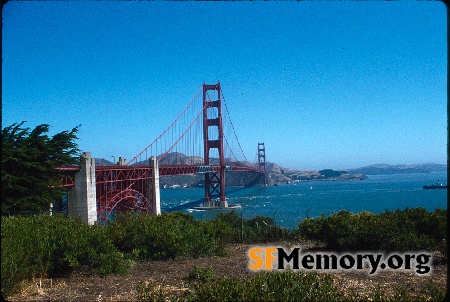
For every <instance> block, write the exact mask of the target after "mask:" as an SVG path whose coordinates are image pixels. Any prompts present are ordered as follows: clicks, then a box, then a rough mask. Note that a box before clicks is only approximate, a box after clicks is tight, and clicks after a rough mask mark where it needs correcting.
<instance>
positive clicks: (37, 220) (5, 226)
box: [1, 215, 130, 296]
mask: <svg viewBox="0 0 450 302" xmlns="http://www.w3.org/2000/svg"><path fill="white" fill-rule="evenodd" d="M1 222H2V224H1V236H2V239H1V240H2V245H1V252H2V257H1V273H2V280H1V285H2V295H4V296H6V295H8V294H10V293H12V292H13V291H14V290H15V289H17V284H18V283H19V282H20V281H21V280H23V279H28V278H41V277H42V278H43V277H52V276H56V275H61V274H66V273H69V272H71V271H72V270H73V269H75V268H78V267H80V266H85V267H87V268H88V269H89V270H90V271H92V272H94V273H98V274H110V273H124V272H125V271H126V270H127V269H128V267H129V265H130V261H127V260H126V259H125V257H124V255H123V254H122V253H120V252H119V251H118V250H117V248H116V247H115V246H114V245H113V244H112V241H111V239H109V237H108V235H107V233H106V229H105V228H102V227H100V226H98V225H94V226H88V225H86V224H85V223H83V222H82V221H81V220H79V219H68V218H64V217H62V216H60V215H56V216H46V215H38V216H31V217H26V218H25V217H2V221H1Z"/></svg>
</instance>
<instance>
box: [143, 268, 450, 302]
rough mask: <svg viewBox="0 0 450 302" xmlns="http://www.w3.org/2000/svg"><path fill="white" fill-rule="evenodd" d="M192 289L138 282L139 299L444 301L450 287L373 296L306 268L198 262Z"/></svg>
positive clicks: (191, 276) (192, 275) (191, 275)
mask: <svg viewBox="0 0 450 302" xmlns="http://www.w3.org/2000/svg"><path fill="white" fill-rule="evenodd" d="M185 279H186V280H188V281H189V287H190V288H189V291H187V292H186V293H185V294H184V295H182V296H177V295H174V293H173V292H171V291H169V290H167V289H164V288H162V287H161V286H160V285H158V284H155V283H145V284H144V283H140V284H139V285H138V286H137V289H136V291H137V296H136V300H137V301H161V302H163V301H411V302H412V301H443V300H444V299H445V294H446V290H445V289H444V288H440V287H439V286H438V285H437V284H436V283H433V282H429V283H427V284H426V286H425V287H424V288H423V289H420V290H417V291H414V289H412V288H403V287H400V286H397V287H396V288H394V292H395V295H394V296H393V297H388V296H387V295H386V294H385V293H384V292H382V291H381V290H380V289H379V288H376V289H374V290H373V291H372V292H371V293H370V294H369V296H363V295H361V294H360V293H358V292H350V293H349V292H345V291H344V290H343V289H341V288H339V287H338V286H336V285H335V284H334V283H333V278H332V277H331V276H330V275H324V274H318V273H305V272H302V271H300V272H292V271H286V272H262V273H258V274H255V275H254V276H253V277H251V278H245V279H244V278H239V277H231V278H229V277H221V278H214V272H213V271H212V269H211V268H207V267H202V266H195V267H194V268H193V269H192V271H191V272H190V273H189V274H188V275H187V276H186V277H185Z"/></svg>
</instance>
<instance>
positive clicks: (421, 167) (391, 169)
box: [348, 163, 447, 175]
mask: <svg viewBox="0 0 450 302" xmlns="http://www.w3.org/2000/svg"><path fill="white" fill-rule="evenodd" d="M446 171H447V165H442V164H434V163H428V164H415V165H386V164H376V165H371V166H366V167H362V168H356V169H349V170H348V172H349V173H361V174H366V175H384V174H412V173H431V172H446Z"/></svg>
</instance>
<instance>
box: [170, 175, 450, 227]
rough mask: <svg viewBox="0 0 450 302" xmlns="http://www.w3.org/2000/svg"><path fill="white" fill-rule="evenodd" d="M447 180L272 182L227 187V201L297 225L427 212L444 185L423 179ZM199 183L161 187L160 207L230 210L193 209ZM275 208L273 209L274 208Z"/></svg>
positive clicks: (205, 214)
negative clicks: (337, 215) (333, 217)
mask: <svg viewBox="0 0 450 302" xmlns="http://www.w3.org/2000/svg"><path fill="white" fill-rule="evenodd" d="M438 180H440V181H441V182H443V183H444V184H446V183H447V173H426V174H425V173H424V174H403V175H400V174H398V175H369V176H368V178H367V179H365V180H350V181H311V182H297V183H291V184H286V185H279V186H271V187H252V188H240V187H229V188H227V191H226V193H227V198H228V203H229V204H240V205H241V206H242V208H241V209H237V210H236V212H237V213H238V214H239V215H241V212H242V211H243V213H242V215H243V217H244V218H245V219H251V218H254V217H255V216H268V217H271V218H275V219H276V222H277V225H280V226H284V227H287V228H293V227H297V226H298V223H299V222H300V221H302V220H303V219H305V218H307V216H308V217H317V216H320V214H321V213H324V214H325V215H329V214H332V213H334V212H335V211H339V210H341V209H345V210H348V211H351V212H355V213H357V212H361V211H370V212H372V213H380V212H383V211H385V210H386V209H388V210H395V209H405V208H407V207H410V208H415V207H423V208H425V209H427V210H429V211H434V210H435V209H436V208H442V209H446V208H447V190H424V189H423V188H422V186H423V185H424V184H426V183H428V184H434V183H436V181H438ZM203 197H204V189H203V188H187V189H181V188H180V189H162V190H161V208H162V211H163V212H164V211H167V212H169V211H182V212H185V213H191V214H192V215H194V217H195V218H196V219H213V218H214V217H215V215H216V214H217V213H220V212H221V211H230V210H209V211H195V210H191V209H189V208H190V207H192V206H197V205H200V204H201V203H202V198H203ZM275 211H277V212H276V213H275Z"/></svg>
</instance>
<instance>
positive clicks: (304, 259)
mask: <svg viewBox="0 0 450 302" xmlns="http://www.w3.org/2000/svg"><path fill="white" fill-rule="evenodd" d="M248 257H249V265H248V267H249V269H250V270H252V271H257V270H274V269H276V270H284V269H287V268H289V269H291V270H299V269H302V270H363V269H366V268H368V269H369V274H375V273H377V272H379V271H380V270H389V269H390V270H398V269H401V270H414V271H415V273H416V274H418V275H426V274H429V273H431V270H432V267H431V263H432V256H431V254H430V253H427V252H420V253H403V254H400V253H395V254H383V253H373V252H361V253H355V254H353V253H346V254H336V253H321V252H318V253H308V254H302V253H301V249H300V248H298V247H296V248H293V249H291V250H286V249H285V248H283V247H253V248H251V249H250V250H249V251H248Z"/></svg>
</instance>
